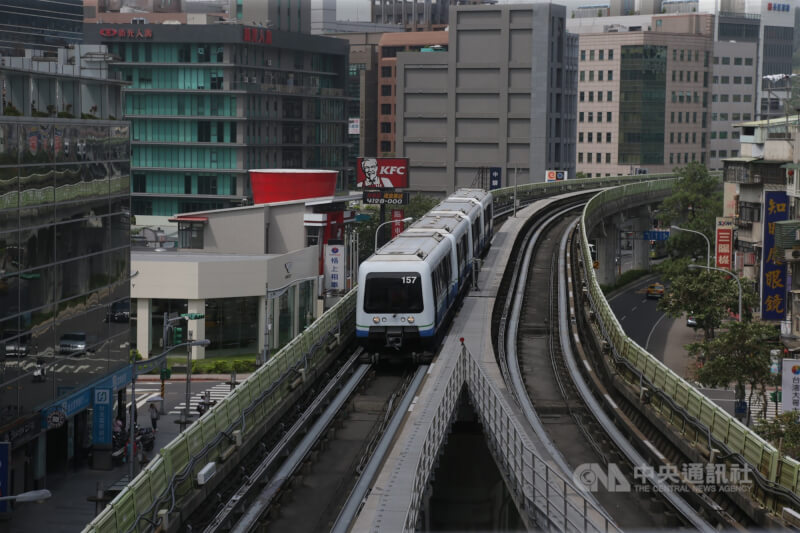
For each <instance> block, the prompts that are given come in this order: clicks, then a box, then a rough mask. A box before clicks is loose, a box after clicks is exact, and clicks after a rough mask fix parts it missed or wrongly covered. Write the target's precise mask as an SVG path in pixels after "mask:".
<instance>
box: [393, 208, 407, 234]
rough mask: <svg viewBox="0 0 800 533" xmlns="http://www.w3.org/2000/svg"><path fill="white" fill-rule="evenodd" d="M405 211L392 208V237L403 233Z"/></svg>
mask: <svg viewBox="0 0 800 533" xmlns="http://www.w3.org/2000/svg"><path fill="white" fill-rule="evenodd" d="M405 217H406V212H405V210H403V209H392V220H394V222H392V239H394V238H395V237H397V236H398V235H400V234H401V233H403V224H404V223H403V219H404V218H405Z"/></svg>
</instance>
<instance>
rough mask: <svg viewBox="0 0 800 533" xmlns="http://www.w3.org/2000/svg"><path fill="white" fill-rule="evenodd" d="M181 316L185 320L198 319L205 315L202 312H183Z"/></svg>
mask: <svg viewBox="0 0 800 533" xmlns="http://www.w3.org/2000/svg"><path fill="white" fill-rule="evenodd" d="M181 316H182V317H183V318H185V319H186V320H200V319H201V318H205V317H206V315H204V314H203V313H183V314H182V315H181Z"/></svg>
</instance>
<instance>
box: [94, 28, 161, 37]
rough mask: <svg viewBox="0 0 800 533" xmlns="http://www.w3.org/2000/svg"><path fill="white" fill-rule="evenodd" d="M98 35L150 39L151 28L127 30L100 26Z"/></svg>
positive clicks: (151, 34) (151, 35)
mask: <svg viewBox="0 0 800 533" xmlns="http://www.w3.org/2000/svg"><path fill="white" fill-rule="evenodd" d="M99 33H100V35H102V36H103V37H111V38H117V39H152V38H153V30H139V29H136V30H127V29H124V28H120V29H118V28H100V31H99Z"/></svg>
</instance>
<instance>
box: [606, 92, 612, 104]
mask: <svg viewBox="0 0 800 533" xmlns="http://www.w3.org/2000/svg"><path fill="white" fill-rule="evenodd" d="M610 101H611V91H608V92H606V102H610Z"/></svg>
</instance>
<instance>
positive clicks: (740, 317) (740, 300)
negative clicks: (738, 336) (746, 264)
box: [689, 264, 742, 322]
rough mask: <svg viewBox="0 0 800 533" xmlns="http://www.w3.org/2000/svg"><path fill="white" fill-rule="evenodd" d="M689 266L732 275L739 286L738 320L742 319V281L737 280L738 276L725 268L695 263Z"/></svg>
mask: <svg viewBox="0 0 800 533" xmlns="http://www.w3.org/2000/svg"><path fill="white" fill-rule="evenodd" d="M689 268H705V269H707V270H718V271H720V272H724V273H725V274H728V275H730V276H733V279H735V280H736V285H738V286H739V322H741V321H742V283H741V282H740V281H739V276H737V275H736V274H734V273H733V272H731V271H730V270H725V269H724V268H717V267H709V266H706V267H704V266H703V265H695V264H692V265H689Z"/></svg>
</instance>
